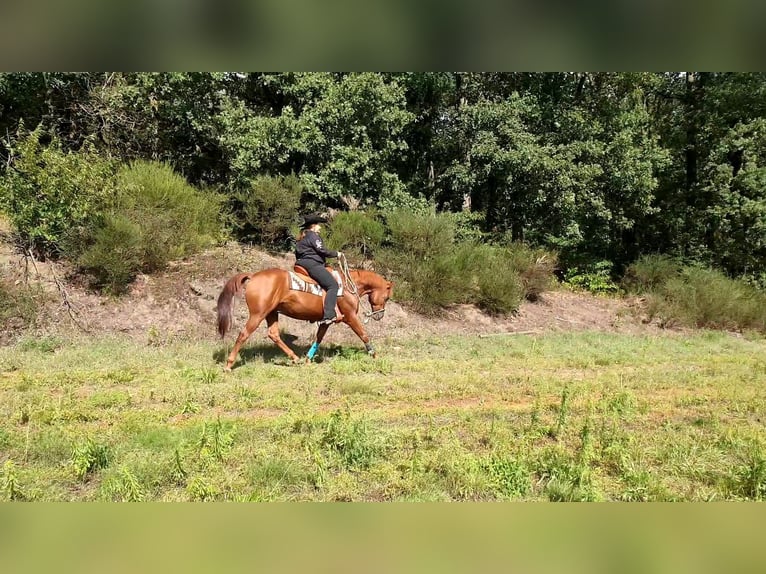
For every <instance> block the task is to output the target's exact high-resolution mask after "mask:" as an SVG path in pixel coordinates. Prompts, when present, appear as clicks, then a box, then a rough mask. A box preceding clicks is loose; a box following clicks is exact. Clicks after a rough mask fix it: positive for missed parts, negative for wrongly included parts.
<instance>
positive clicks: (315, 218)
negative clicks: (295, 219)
mask: <svg viewBox="0 0 766 574" xmlns="http://www.w3.org/2000/svg"><path fill="white" fill-rule="evenodd" d="M315 223H327V218H326V217H323V216H322V215H320V214H319V213H312V214H310V215H306V216H305V217H304V218H303V225H302V226H301V229H308V228H309V227H311V226H312V225H314V224H315Z"/></svg>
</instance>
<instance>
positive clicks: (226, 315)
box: [216, 273, 252, 339]
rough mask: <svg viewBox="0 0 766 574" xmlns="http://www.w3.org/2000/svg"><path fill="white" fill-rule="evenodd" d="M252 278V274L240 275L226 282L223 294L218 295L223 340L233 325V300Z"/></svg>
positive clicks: (219, 319)
mask: <svg viewBox="0 0 766 574" xmlns="http://www.w3.org/2000/svg"><path fill="white" fill-rule="evenodd" d="M250 277H252V274H251V273H238V274H237V275H235V276H234V277H232V278H231V279H229V280H228V281H227V282H226V285H224V286H223V290H222V291H221V294H220V295H218V305H217V306H216V309H217V310H218V334H219V335H221V338H222V339H223V337H224V335H226V333H228V331H229V329H231V323H232V310H233V305H232V299H233V298H234V295H236V294H237V293H239V292H240V290H241V289H242V286H243V285H244V284H245V283H247V281H249V280H250Z"/></svg>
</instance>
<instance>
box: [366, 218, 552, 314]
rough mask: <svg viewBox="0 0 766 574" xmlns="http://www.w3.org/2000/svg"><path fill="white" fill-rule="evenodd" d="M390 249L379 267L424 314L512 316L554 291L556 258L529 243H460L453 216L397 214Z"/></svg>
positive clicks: (401, 296)
mask: <svg viewBox="0 0 766 574" xmlns="http://www.w3.org/2000/svg"><path fill="white" fill-rule="evenodd" d="M387 219H388V226H389V229H390V243H391V245H392V248H391V249H385V250H383V251H382V252H381V253H380V254H379V256H378V257H376V263H377V264H378V265H379V266H380V267H383V268H385V269H386V270H387V271H388V272H389V273H391V274H393V276H395V277H396V278H397V280H398V282H399V287H398V289H397V298H399V299H400V300H404V301H408V302H410V303H411V304H412V305H413V306H414V307H415V308H416V309H418V310H419V311H422V312H434V311H436V310H437V309H439V308H443V307H448V306H450V305H454V304H457V303H472V304H475V305H477V306H478V307H480V308H481V309H483V310H485V311H488V312H490V313H496V314H504V313H511V312H514V311H515V310H516V309H518V306H519V304H520V303H521V301H522V299H524V298H525V297H526V298H527V299H530V300H535V299H536V298H537V297H538V296H539V295H540V293H542V292H543V291H545V290H546V289H548V288H550V285H551V283H552V280H553V275H552V271H553V268H554V266H555V264H556V256H555V255H553V254H551V253H547V252H545V251H542V250H534V249H531V248H529V247H527V246H526V245H524V244H520V243H518V244H512V245H508V246H498V245H488V244H484V243H479V242H474V241H462V242H456V241H455V239H454V237H455V220H454V218H453V217H452V215H451V214H439V215H437V214H435V213H408V212H403V211H396V212H392V213H389V214H388V216H387Z"/></svg>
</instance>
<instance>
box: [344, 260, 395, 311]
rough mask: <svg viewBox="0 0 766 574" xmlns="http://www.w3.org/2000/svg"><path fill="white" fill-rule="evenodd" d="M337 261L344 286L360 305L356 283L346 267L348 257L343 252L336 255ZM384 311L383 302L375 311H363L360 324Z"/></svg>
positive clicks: (360, 300) (360, 299) (384, 305)
mask: <svg viewBox="0 0 766 574" xmlns="http://www.w3.org/2000/svg"><path fill="white" fill-rule="evenodd" d="M338 263H339V264H340V272H341V274H342V275H343V279H344V280H345V281H346V288H347V289H348V292H349V293H351V294H352V295H356V298H357V300H358V301H359V306H360V307H361V305H362V298H361V297H360V296H359V289H358V288H357V286H356V283H354V280H353V279H352V278H351V272H350V271H349V269H348V259H346V256H345V255H344V254H341V256H340V257H338ZM385 312H386V304H385V303H383V307H381V308H380V309H378V310H377V311H365V312H364V319H363V320H362V324H364V325H366V324H367V323H369V322H370V319H373V318H374V317H376V316H377V315H378V314H380V315H382V314H383V313H385Z"/></svg>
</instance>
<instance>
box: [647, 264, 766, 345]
mask: <svg viewBox="0 0 766 574" xmlns="http://www.w3.org/2000/svg"><path fill="white" fill-rule="evenodd" d="M648 311H649V315H650V317H659V318H660V319H661V320H662V322H663V323H666V324H670V323H673V322H678V323H681V324H685V325H689V326H693V327H708V328H718V329H757V330H759V331H766V293H763V291H760V290H759V289H757V288H755V287H753V286H752V285H749V284H748V283H747V282H745V281H743V280H736V279H731V278H729V277H726V276H725V275H724V274H723V273H721V272H719V271H715V270H712V269H704V268H701V267H686V268H684V269H683V271H682V272H681V274H680V275H678V276H676V277H670V278H669V279H668V280H667V281H666V282H665V283H664V284H662V285H660V286H659V287H656V288H655V289H654V290H653V291H652V293H651V294H650V297H649V303H648Z"/></svg>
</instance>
